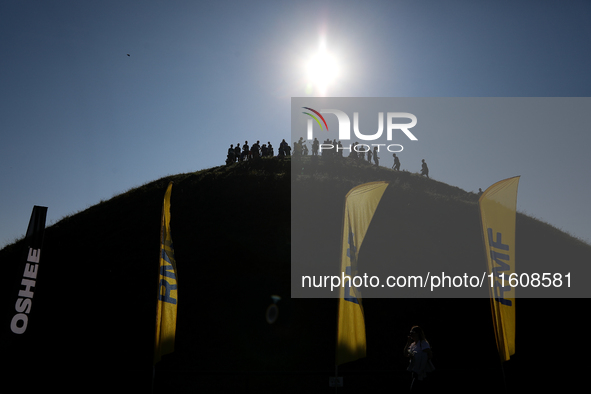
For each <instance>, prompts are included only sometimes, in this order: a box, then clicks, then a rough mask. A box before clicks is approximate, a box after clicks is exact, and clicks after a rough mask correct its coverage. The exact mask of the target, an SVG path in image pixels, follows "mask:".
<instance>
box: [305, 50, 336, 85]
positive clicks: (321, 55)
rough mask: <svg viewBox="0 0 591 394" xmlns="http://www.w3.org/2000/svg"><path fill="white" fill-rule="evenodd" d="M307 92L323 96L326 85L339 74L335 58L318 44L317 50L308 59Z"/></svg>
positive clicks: (332, 81) (333, 80)
mask: <svg viewBox="0 0 591 394" xmlns="http://www.w3.org/2000/svg"><path fill="white" fill-rule="evenodd" d="M306 69H307V70H306V71H307V77H308V89H307V90H308V92H307V93H309V94H314V95H319V96H325V95H326V94H327V91H328V87H329V86H330V85H331V84H332V83H334V82H335V80H336V78H337V77H338V74H339V67H338V63H337V61H336V59H335V58H334V56H332V55H331V54H330V53H328V52H327V51H326V47H325V45H322V44H321V45H320V48H319V50H318V52H317V53H316V54H315V55H314V56H313V57H312V58H311V59H310V60H309V61H308V64H307V67H306Z"/></svg>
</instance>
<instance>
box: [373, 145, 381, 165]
mask: <svg viewBox="0 0 591 394" xmlns="http://www.w3.org/2000/svg"><path fill="white" fill-rule="evenodd" d="M373 162H374V163H376V166H379V165H380V158H379V157H378V147H377V146H375V147H374V148H373Z"/></svg>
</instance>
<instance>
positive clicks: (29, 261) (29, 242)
mask: <svg viewBox="0 0 591 394" xmlns="http://www.w3.org/2000/svg"><path fill="white" fill-rule="evenodd" d="M46 216H47V207H39V206H36V205H35V206H34V207H33V213H31V220H30V221H29V227H28V228H27V235H26V237H25V245H26V251H25V252H26V253H25V254H24V257H23V259H22V261H21V262H20V263H19V264H18V265H19V267H18V268H17V274H18V275H19V277H18V278H14V279H13V280H15V281H16V283H18V286H16V287H15V290H14V294H13V295H12V297H13V300H14V304H13V305H14V309H13V310H12V313H11V314H12V319H11V320H10V332H11V335H10V336H12V337H15V336H18V337H21V336H22V335H23V334H25V333H26V332H27V329H29V328H30V316H31V310H32V306H33V296H34V295H35V287H36V285H37V280H38V279H39V278H38V274H39V267H40V265H41V264H40V262H41V248H42V246H43V235H44V233H45V218H46Z"/></svg>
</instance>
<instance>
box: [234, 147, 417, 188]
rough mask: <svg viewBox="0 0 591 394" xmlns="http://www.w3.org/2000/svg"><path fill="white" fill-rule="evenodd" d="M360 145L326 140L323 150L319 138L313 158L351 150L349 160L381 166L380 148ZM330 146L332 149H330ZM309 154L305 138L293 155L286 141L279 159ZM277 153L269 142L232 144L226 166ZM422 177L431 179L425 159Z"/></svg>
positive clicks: (397, 164)
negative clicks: (365, 148) (346, 146)
mask: <svg viewBox="0 0 591 394" xmlns="http://www.w3.org/2000/svg"><path fill="white" fill-rule="evenodd" d="M357 145H359V143H358V142H355V143H354V144H352V145H351V146H350V147H348V148H343V145H342V143H341V141H338V142H337V140H333V141H331V140H330V139H327V140H325V141H324V142H323V143H322V146H323V147H324V148H322V149H321V145H320V141H318V138H314V141H313V142H312V156H318V155H321V156H323V157H343V151H344V150H345V149H348V150H349V153H348V156H347V157H349V158H353V159H356V160H361V161H365V160H366V157H367V161H368V162H369V163H370V164H371V162H372V160H373V162H374V164H375V165H376V166H379V165H380V157H379V156H378V153H379V152H378V147H377V146H375V147H374V148H373V151H372V150H371V149H369V147H368V149H367V150H363V149H361V148H359V149H358V148H356V147H357ZM329 146H330V147H329ZM365 146H367V145H365ZM308 153H309V150H308V146H307V145H306V141H304V138H303V137H300V139H299V140H298V141H296V142H294V143H293V153H292V148H291V146H290V145H289V144H288V143H287V142H285V139H283V140H282V141H281V143H280V144H279V151H278V154H277V157H286V156H292V155H293V156H307V155H308ZM274 156H275V152H274V150H273V145H271V142H270V141H269V142H267V143H266V144H263V145H262V146H261V145H260V141H257V142H256V143H254V144H252V146H249V145H248V141H244V144H242V147H240V143H238V144H236V146H234V144H231V145H230V147H229V148H228V155H227V158H226V164H228V165H229V164H232V163H236V162H240V161H248V160H256V159H258V158H261V157H274ZM392 157H393V158H394V164H393V165H392V169H393V170H396V171H400V158H399V157H398V156H396V153H393V154H392ZM421 175H425V176H426V177H427V178H429V168H428V167H427V163H426V162H425V159H423V160H422V162H421Z"/></svg>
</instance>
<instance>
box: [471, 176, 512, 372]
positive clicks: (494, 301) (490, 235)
mask: <svg viewBox="0 0 591 394" xmlns="http://www.w3.org/2000/svg"><path fill="white" fill-rule="evenodd" d="M518 184H519V177H518V176H517V177H513V178H509V179H505V180H503V181H500V182H497V183H495V184H494V185H492V186H491V187H489V188H488V189H486V191H485V192H484V193H483V194H482V196H480V199H479V200H478V205H479V207H480V218H481V223H482V234H483V238H484V246H485V250H486V258H487V268H488V273H489V274H490V273H492V274H493V277H492V280H494V283H493V286H491V287H489V289H490V292H491V296H490V302H491V311H492V318H493V326H494V330H495V338H496V342H497V348H498V350H499V356H500V357H501V361H507V360H509V358H510V357H511V356H512V355H513V354H515V289H514V288H513V287H511V286H509V285H508V280H507V278H508V277H509V275H511V274H512V273H514V272H515V216H516V212H515V210H516V205H517V186H518ZM503 277H504V278H505V281H504V284H505V285H504V286H503Z"/></svg>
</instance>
